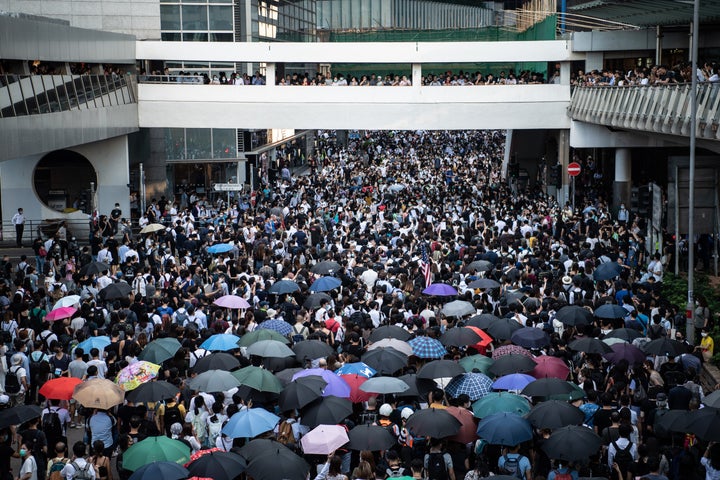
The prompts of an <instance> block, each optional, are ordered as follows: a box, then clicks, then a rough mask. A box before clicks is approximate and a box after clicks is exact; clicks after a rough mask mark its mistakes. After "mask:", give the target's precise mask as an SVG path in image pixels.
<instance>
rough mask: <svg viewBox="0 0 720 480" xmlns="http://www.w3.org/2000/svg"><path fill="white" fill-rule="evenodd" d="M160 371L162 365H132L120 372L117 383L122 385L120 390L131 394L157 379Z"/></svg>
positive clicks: (142, 362)
mask: <svg viewBox="0 0 720 480" xmlns="http://www.w3.org/2000/svg"><path fill="white" fill-rule="evenodd" d="M159 371H160V365H156V364H154V363H150V362H145V361H139V362H135V363H131V364H130V365H128V366H127V367H125V368H123V369H122V370H120V371H119V372H118V374H117V377H115V383H117V384H118V385H120V388H122V389H123V390H125V391H126V392H129V391H131V390H135V389H136V388H137V387H139V386H140V385H142V384H143V383H146V382H149V381H151V380H152V379H154V378H155V377H157V374H158V372H159Z"/></svg>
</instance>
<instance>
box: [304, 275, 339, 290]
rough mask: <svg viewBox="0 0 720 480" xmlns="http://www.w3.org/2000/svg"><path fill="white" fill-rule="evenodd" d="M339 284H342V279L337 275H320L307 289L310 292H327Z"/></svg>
mask: <svg viewBox="0 0 720 480" xmlns="http://www.w3.org/2000/svg"><path fill="white" fill-rule="evenodd" d="M340 285H342V281H341V280H340V279H339V278H337V277H320V278H318V279H317V280H315V281H314V282H313V283H312V285H310V288H309V289H308V290H310V291H311V292H329V291H330V290H335V289H336V288H338V287H339V286H340Z"/></svg>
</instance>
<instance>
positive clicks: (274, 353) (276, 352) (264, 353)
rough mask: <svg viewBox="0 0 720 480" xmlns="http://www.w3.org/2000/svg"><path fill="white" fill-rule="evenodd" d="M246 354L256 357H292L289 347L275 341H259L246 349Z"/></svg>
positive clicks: (293, 354) (292, 353) (293, 353)
mask: <svg viewBox="0 0 720 480" xmlns="http://www.w3.org/2000/svg"><path fill="white" fill-rule="evenodd" d="M247 353H248V354H250V355H257V356H258V357H274V358H285V357H294V356H295V352H293V351H292V350H290V347H288V346H287V345H285V344H284V343H282V342H279V341H277V340H260V341H258V342H255V343H253V344H252V345H250V346H249V347H247Z"/></svg>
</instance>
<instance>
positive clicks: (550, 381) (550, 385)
mask: <svg viewBox="0 0 720 480" xmlns="http://www.w3.org/2000/svg"><path fill="white" fill-rule="evenodd" d="M573 390H574V388H573V386H572V385H570V382H566V381H565V380H560V379H559V378H540V379H538V380H535V381H534V382H532V383H530V384H528V386H527V387H525V388H523V390H522V394H523V395H526V396H528V397H550V396H552V395H564V394H568V393H570V392H572V391H573Z"/></svg>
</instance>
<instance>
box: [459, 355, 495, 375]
mask: <svg viewBox="0 0 720 480" xmlns="http://www.w3.org/2000/svg"><path fill="white" fill-rule="evenodd" d="M458 363H459V364H460V366H461V367H463V368H464V369H465V371H466V372H468V373H471V372H472V371H473V370H475V369H477V370H478V371H479V372H480V373H484V374H485V375H491V374H488V369H489V368H490V366H491V365H492V364H493V363H494V360H493V359H492V358H490V357H486V356H485V355H472V356H470V357H464V358H461V359H460V361H458Z"/></svg>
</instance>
